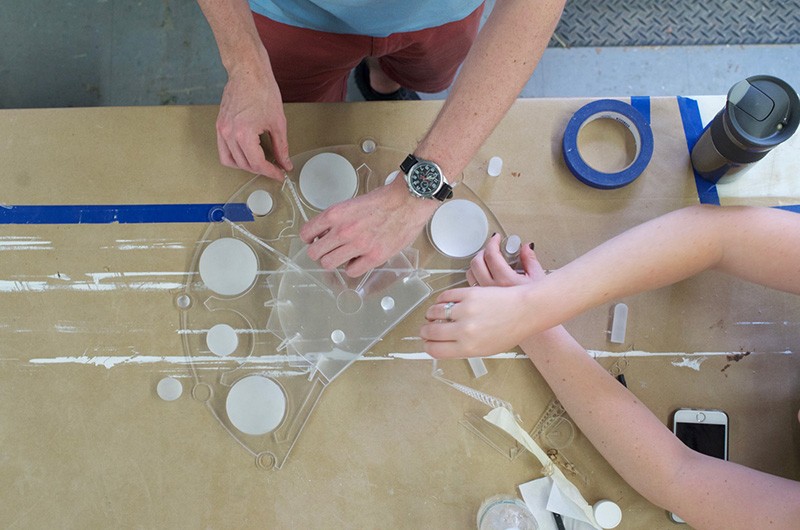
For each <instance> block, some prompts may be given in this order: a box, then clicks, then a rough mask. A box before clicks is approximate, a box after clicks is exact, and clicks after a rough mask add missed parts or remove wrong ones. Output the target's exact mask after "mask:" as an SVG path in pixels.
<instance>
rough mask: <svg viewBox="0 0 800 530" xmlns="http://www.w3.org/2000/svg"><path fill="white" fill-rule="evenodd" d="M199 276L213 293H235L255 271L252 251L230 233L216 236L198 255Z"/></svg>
mask: <svg viewBox="0 0 800 530" xmlns="http://www.w3.org/2000/svg"><path fill="white" fill-rule="evenodd" d="M199 269H200V278H201V279H202V280H203V283H205V284H206V286H207V287H208V288H209V289H211V290H212V291H214V292H215V293H217V294H221V295H224V296H235V295H237V294H241V293H243V292H245V291H246V290H247V289H249V288H250V286H251V285H253V282H254V281H255V279H256V274H257V273H258V260H257V259H256V253H255V252H253V249H252V248H250V247H249V246H248V245H247V243H244V242H243V241H240V240H238V239H234V238H232V237H223V238H222V239H217V240H216V241H213V242H212V243H211V244H210V245H208V246H207V247H206V248H205V249H204V250H203V253H202V254H201V255H200V265H199Z"/></svg>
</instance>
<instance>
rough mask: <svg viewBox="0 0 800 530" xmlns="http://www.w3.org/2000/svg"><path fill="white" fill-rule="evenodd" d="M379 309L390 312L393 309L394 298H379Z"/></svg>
mask: <svg viewBox="0 0 800 530" xmlns="http://www.w3.org/2000/svg"><path fill="white" fill-rule="evenodd" d="M381 308H382V309H383V310H384V311H391V310H392V309H394V298H392V297H391V296H384V297H383V298H381Z"/></svg>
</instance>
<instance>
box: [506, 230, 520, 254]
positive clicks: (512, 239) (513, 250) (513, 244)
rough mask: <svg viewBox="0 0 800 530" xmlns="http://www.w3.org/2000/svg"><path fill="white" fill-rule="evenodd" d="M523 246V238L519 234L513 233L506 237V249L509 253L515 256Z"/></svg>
mask: <svg viewBox="0 0 800 530" xmlns="http://www.w3.org/2000/svg"><path fill="white" fill-rule="evenodd" d="M521 247H522V238H520V237H519V236H517V235H511V236H508V237H507V238H506V246H505V251H506V253H508V254H509V255H511V256H513V255H514V254H517V253H518V252H519V249H520V248H521Z"/></svg>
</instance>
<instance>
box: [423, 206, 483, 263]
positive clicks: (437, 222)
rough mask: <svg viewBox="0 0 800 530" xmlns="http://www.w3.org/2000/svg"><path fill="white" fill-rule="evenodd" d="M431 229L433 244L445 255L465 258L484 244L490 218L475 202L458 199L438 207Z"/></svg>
mask: <svg viewBox="0 0 800 530" xmlns="http://www.w3.org/2000/svg"><path fill="white" fill-rule="evenodd" d="M430 229H431V239H432V240H433V244H434V246H435V247H436V248H437V249H438V250H439V251H440V252H441V253H442V254H445V255H447V256H450V257H453V258H466V257H469V256H472V255H473V254H475V253H476V252H478V251H479V250H480V249H481V247H483V244H484V243H485V242H486V236H488V235H489V220H488V219H487V218H486V214H485V213H484V212H483V210H482V209H481V207H480V206H478V205H477V204H475V203H474V202H472V201H468V200H465V199H456V200H453V201H450V202H446V203H444V204H443V205H442V206H440V207H439V209H438V210H436V213H435V214H434V215H433V218H432V219H431V227H430Z"/></svg>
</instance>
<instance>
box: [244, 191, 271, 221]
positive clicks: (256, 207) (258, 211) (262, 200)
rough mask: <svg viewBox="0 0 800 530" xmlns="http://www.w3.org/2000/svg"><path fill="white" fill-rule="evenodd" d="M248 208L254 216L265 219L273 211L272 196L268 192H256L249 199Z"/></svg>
mask: <svg viewBox="0 0 800 530" xmlns="http://www.w3.org/2000/svg"><path fill="white" fill-rule="evenodd" d="M247 207H248V208H250V211H251V212H253V215H255V216H258V217H263V216H265V215H267V214H268V213H269V212H271V211H272V195H270V194H269V192H268V191H267V190H256V191H254V192H253V193H251V194H250V195H249V196H248V197H247Z"/></svg>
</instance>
